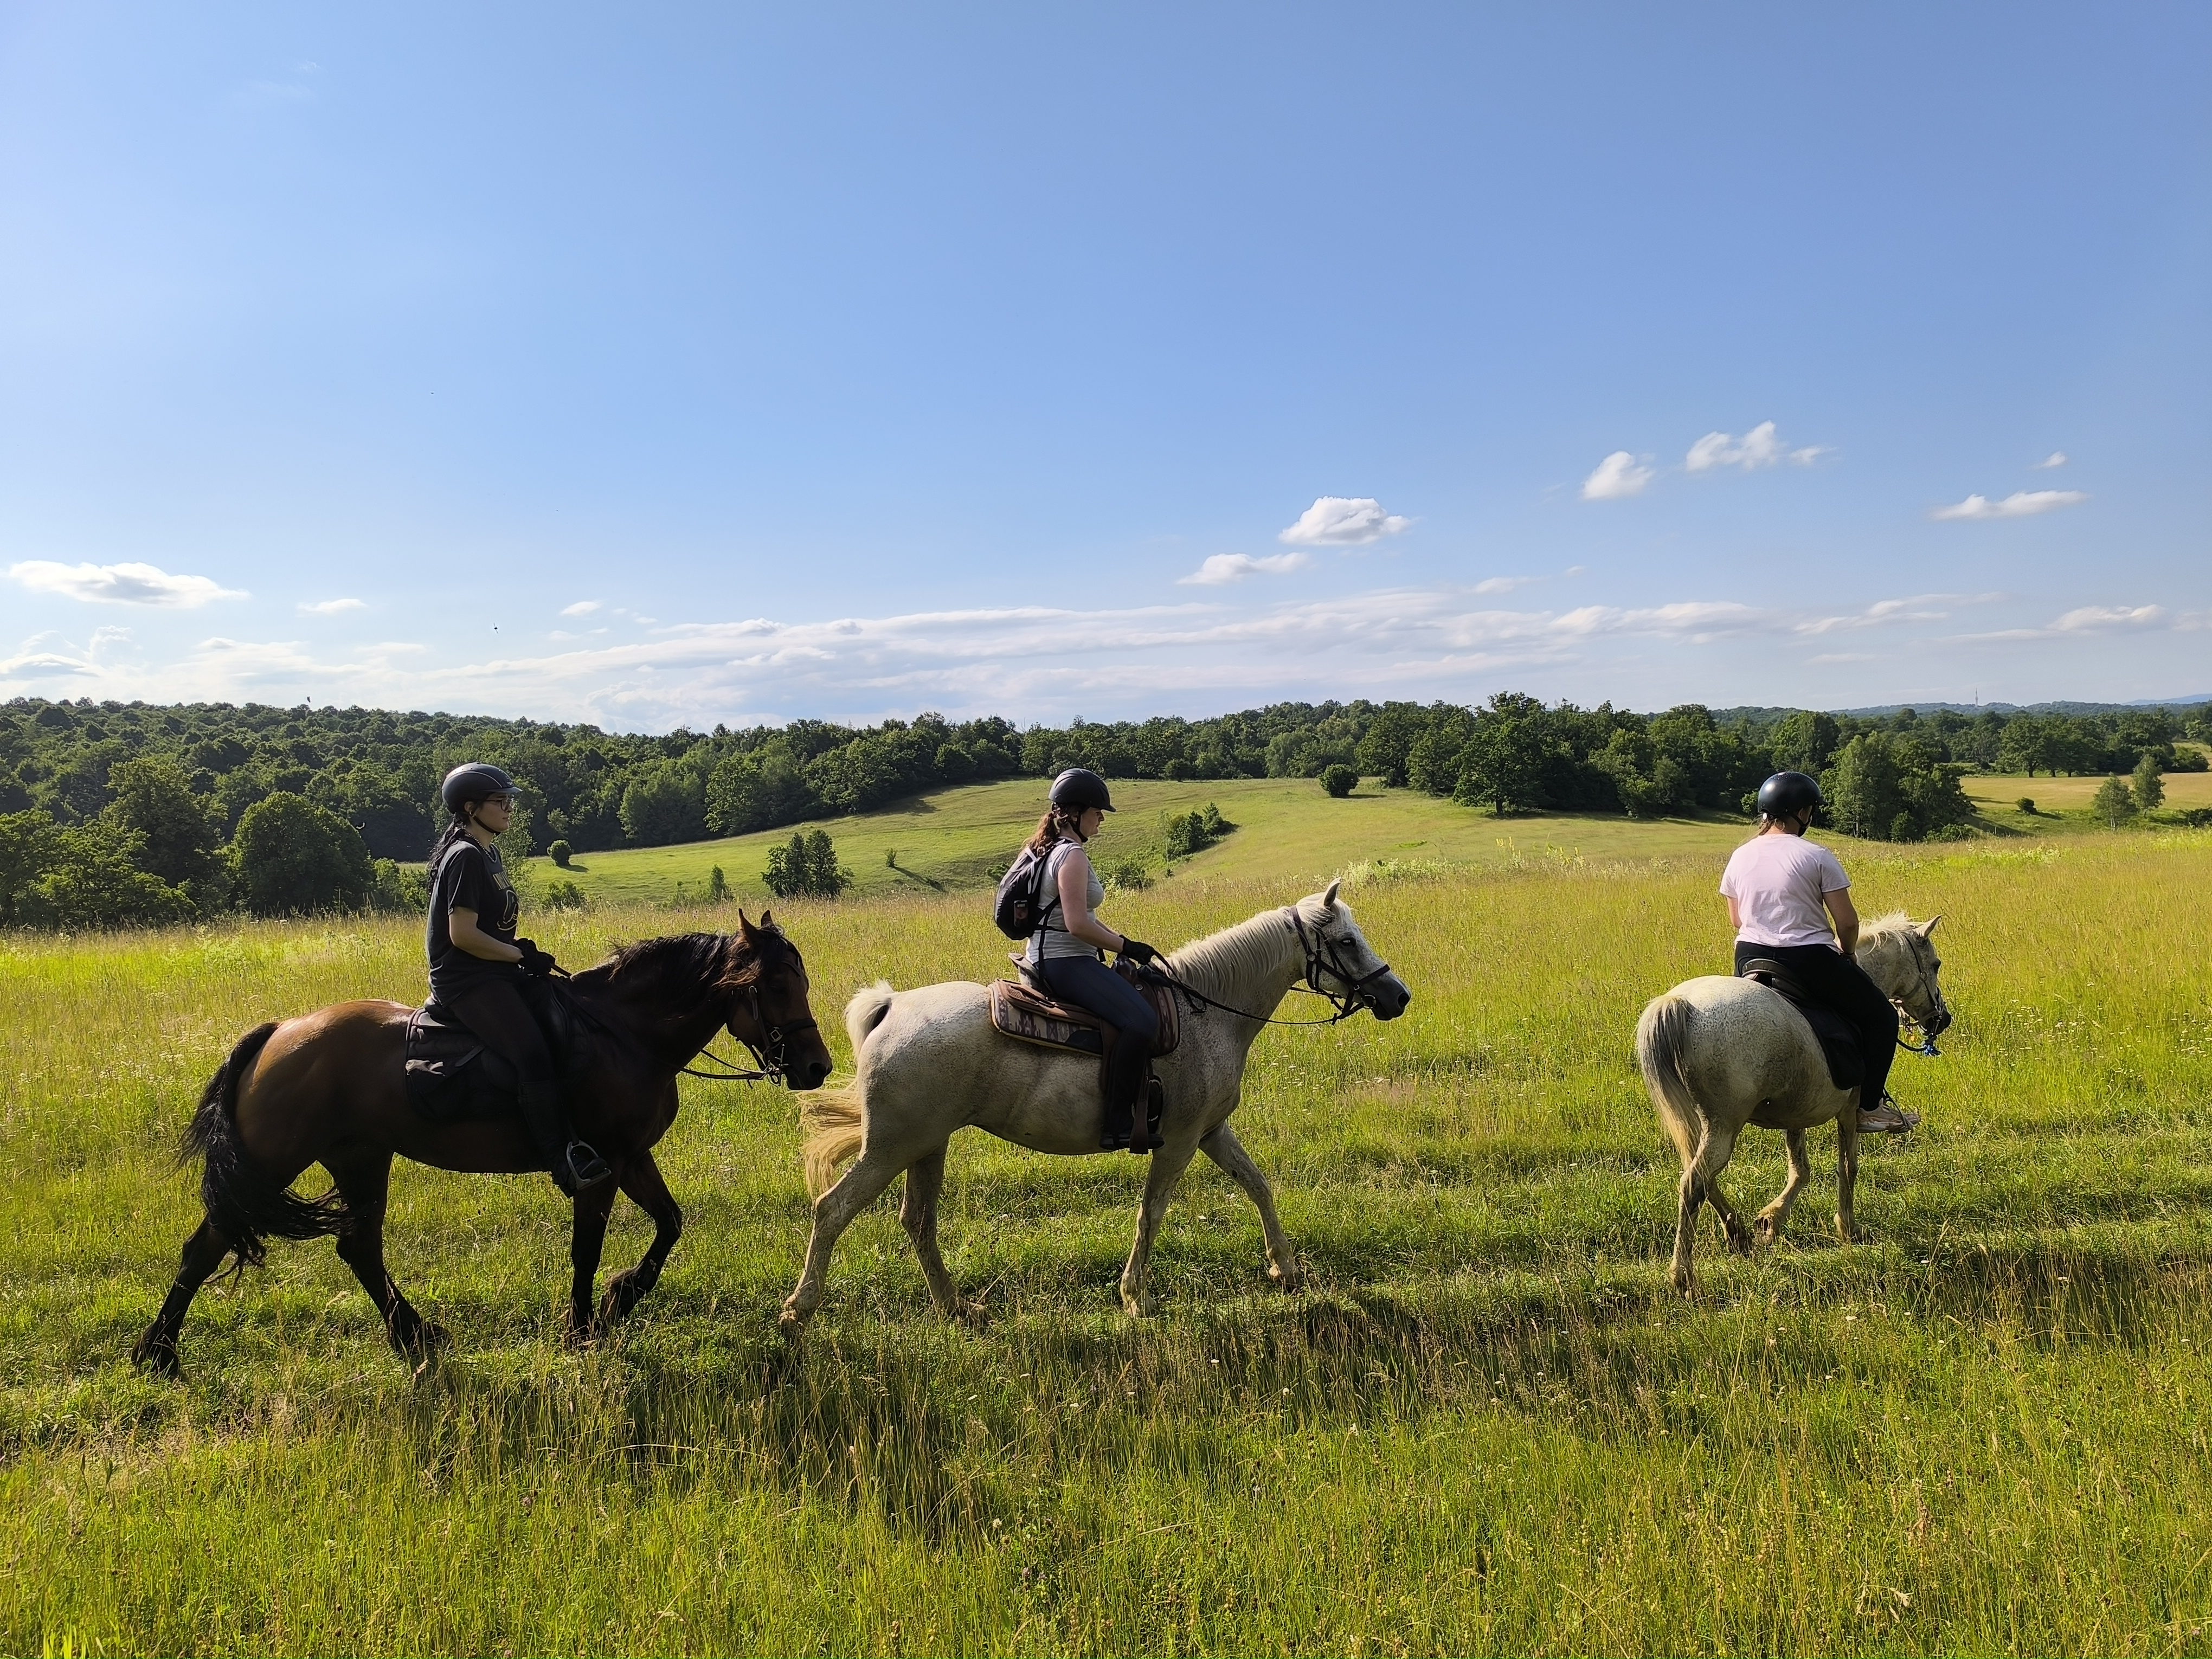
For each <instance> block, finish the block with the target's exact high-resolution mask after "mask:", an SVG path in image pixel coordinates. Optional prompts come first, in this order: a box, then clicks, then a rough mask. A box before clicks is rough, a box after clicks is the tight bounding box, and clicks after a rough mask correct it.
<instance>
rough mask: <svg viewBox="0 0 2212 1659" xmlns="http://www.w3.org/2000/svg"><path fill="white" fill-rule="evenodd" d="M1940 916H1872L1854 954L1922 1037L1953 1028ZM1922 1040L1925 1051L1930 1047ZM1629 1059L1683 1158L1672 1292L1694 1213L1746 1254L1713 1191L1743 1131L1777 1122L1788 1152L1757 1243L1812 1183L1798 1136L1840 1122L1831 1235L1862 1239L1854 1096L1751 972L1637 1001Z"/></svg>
mask: <svg viewBox="0 0 2212 1659" xmlns="http://www.w3.org/2000/svg"><path fill="white" fill-rule="evenodd" d="M1939 921H1942V917H1941V916H1936V917H1933V918H1931V919H1930V920H1929V921H1925V922H1922V923H1917V924H1916V923H1915V922H1914V921H1912V919H1911V917H1910V916H1907V915H1904V914H1903V913H1902V912H1899V914H1897V915H1888V916H1884V917H1883V918H1882V919H1881V921H1876V922H1874V923H1871V924H1870V925H1869V927H1867V929H1866V931H1865V932H1864V933H1862V934H1861V935H1860V936H1859V941H1858V948H1857V951H1856V952H1855V953H1854V954H1855V957H1856V958H1857V962H1858V964H1859V966H1860V967H1861V968H1863V969H1865V970H1866V973H1867V977H1868V978H1869V979H1871V980H1872V981H1874V982H1875V985H1876V986H1878V987H1881V992H1882V994H1884V995H1885V996H1887V997H1888V999H1889V1000H1891V1001H1892V1002H1893V1003H1894V1004H1895V1005H1896V1006H1898V1007H1899V1009H1900V1010H1901V1011H1902V1012H1904V1014H1905V1018H1907V1019H1909V1020H1911V1022H1912V1023H1913V1024H1916V1025H1917V1026H1918V1027H1919V1028H1920V1029H1921V1030H1922V1031H1923V1032H1925V1033H1926V1034H1927V1035H1928V1036H1929V1037H1931V1038H1932V1037H1935V1036H1939V1035H1941V1034H1942V1031H1943V1030H1945V1028H1947V1027H1948V1025H1949V1024H1951V1011H1950V1009H1949V1007H1948V1006H1946V1005H1945V1003H1944V1001H1943V987H1942V982H1941V981H1940V979H1939V978H1938V975H1939V974H1940V973H1941V972H1942V967H1943V963H1942V958H1941V957H1938V956H1937V955H1936V945H1935V941H1934V939H1932V938H1930V937H1929V936H1930V935H1931V934H1933V933H1935V931H1936V923H1937V922H1939ZM1933 1051H1934V1050H1933V1045H1932V1044H1930V1045H1929V1048H1928V1050H1927V1052H1930V1053H1932V1052H1933ZM1636 1060H1637V1064H1638V1066H1640V1067H1641V1068H1642V1070H1643V1073H1644V1086H1645V1088H1646V1089H1648V1090H1649V1091H1650V1095H1651V1103H1652V1104H1653V1105H1655V1106H1656V1107H1657V1108H1658V1109H1659V1119H1660V1121H1661V1122H1662V1123H1664V1124H1665V1125H1666V1126H1667V1133H1668V1137H1669V1138H1670V1139H1673V1141H1674V1148H1675V1150H1676V1152H1679V1153H1680V1155H1681V1159H1682V1182H1681V1186H1680V1189H1679V1191H1678V1194H1677V1197H1678V1202H1677V1205H1676V1208H1675V1217H1674V1288H1675V1289H1676V1290H1678V1291H1680V1292H1681V1293H1682V1294H1683V1295H1685V1296H1692V1295H1694V1294H1695V1293H1696V1291H1697V1280H1696V1278H1695V1276H1694V1274H1693V1273H1692V1268H1691V1266H1690V1252H1691V1247H1692V1243H1694V1241H1695V1239H1696V1236H1697V1219H1698V1209H1699V1206H1700V1205H1701V1204H1704V1203H1705V1202H1708V1201H1710V1202H1711V1205H1712V1206H1713V1208H1714V1209H1715V1210H1716V1211H1717V1212H1719V1215H1720V1218H1721V1226H1722V1228H1723V1230H1724V1231H1725V1232H1726V1234H1727V1236H1728V1242H1729V1249H1732V1250H1734V1251H1735V1252H1736V1253H1737V1254H1738V1255H1747V1254H1749V1252H1750V1250H1751V1247H1752V1238H1753V1233H1752V1230H1751V1229H1747V1228H1746V1227H1745V1226H1744V1225H1743V1221H1742V1218H1741V1217H1739V1216H1738V1215H1737V1214H1736V1212H1735V1207H1734V1206H1731V1205H1730V1204H1729V1201H1728V1199H1727V1197H1726V1195H1725V1194H1723V1193H1722V1191H1721V1184H1720V1181H1721V1171H1722V1170H1724V1169H1726V1168H1727V1167H1728V1161H1729V1157H1730V1156H1731V1155H1732V1154H1733V1153H1734V1152H1735V1143H1736V1137H1737V1136H1738V1135H1740V1134H1741V1133H1743V1131H1744V1129H1745V1128H1746V1127H1755V1128H1760V1129H1779V1130H1781V1131H1782V1133H1783V1144H1784V1146H1787V1147H1788V1148H1789V1150H1790V1178H1789V1180H1788V1181H1787V1182H1784V1185H1783V1188H1782V1190H1781V1191H1780V1192H1779V1193H1778V1194H1776V1195H1775V1197H1774V1200H1773V1201H1772V1202H1771V1203H1770V1204H1769V1205H1768V1206H1766V1207H1765V1209H1763V1210H1761V1211H1760V1212H1759V1213H1758V1215H1756V1216H1755V1217H1753V1221H1752V1226H1753V1228H1755V1229H1756V1230H1757V1234H1758V1237H1759V1241H1760V1242H1761V1243H1767V1244H1771V1243H1774V1242H1775V1241H1776V1240H1777V1239H1778V1238H1780V1237H1782V1230H1783V1229H1784V1227H1785V1226H1787V1225H1789V1223H1790V1207H1791V1206H1793V1205H1795V1204H1796V1201H1797V1194H1799V1193H1800V1192H1801V1191H1802V1190H1803V1189H1804V1186H1805V1183H1806V1182H1807V1181H1808V1180H1810V1179H1811V1178H1812V1174H1813V1166H1812V1164H1811V1163H1810V1162H1809V1161H1808V1159H1807V1158H1806V1156H1805V1131H1806V1130H1808V1129H1810V1128H1813V1127H1815V1126H1817V1125H1819V1124H1822V1123H1826V1121H1828V1120H1829V1119H1830V1118H1833V1119H1834V1120H1835V1121H1836V1231H1837V1232H1838V1234H1839V1235H1840V1236H1841V1237H1842V1238H1843V1241H1844V1243H1846V1244H1849V1243H1854V1242H1855V1241H1856V1240H1857V1237H1858V1220H1857V1216H1856V1215H1855V1214H1854V1213H1853V1212H1852V1208H1851V1199H1852V1194H1853V1191H1854V1189H1855V1188H1857V1183H1858V1175H1859V1121H1858V1106H1859V1091H1858V1090H1857V1089H1856V1088H1852V1089H1838V1088H1837V1087H1836V1085H1835V1084H1834V1082H1833V1081H1832V1079H1831V1078H1830V1077H1829V1074H1828V1062H1827V1060H1826V1056H1824V1055H1823V1054H1822V1053H1821V1052H1820V1041H1819V1039H1818V1038H1816V1037H1815V1036H1814V1035H1813V1028H1812V1026H1811V1025H1810V1024H1807V1022H1806V1019H1805V1017H1804V1016H1803V1015H1802V1014H1801V1013H1799V1012H1797V1010H1796V1008H1794V1007H1793V1006H1790V1001H1789V1000H1788V999H1787V998H1786V997H1784V995H1783V994H1781V993H1780V992H1779V991H1777V990H1774V989H1773V988H1771V987H1769V986H1765V985H1761V984H1759V983H1758V982H1757V981H1753V980H1748V979H1732V978H1729V977H1727V976H1725V975H1719V974H1709V975H1705V976H1703V977H1701V978H1699V979H1686V980H1684V981H1682V982H1681V983H1680V985H1677V986H1676V987H1674V989H1673V990H1671V991H1667V992H1663V993H1662V994H1660V995H1658V996H1656V997H1654V998H1652V999H1651V1000H1650V1003H1648V1004H1647V1005H1645V1007H1644V1015H1643V1018H1640V1019H1638V1021H1637V1023H1636Z"/></svg>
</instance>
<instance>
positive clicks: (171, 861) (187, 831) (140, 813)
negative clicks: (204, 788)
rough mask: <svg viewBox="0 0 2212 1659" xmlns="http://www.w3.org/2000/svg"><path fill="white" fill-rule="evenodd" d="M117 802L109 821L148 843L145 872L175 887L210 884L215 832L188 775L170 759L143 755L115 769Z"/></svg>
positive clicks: (112, 781) (112, 780)
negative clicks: (208, 881) (207, 882)
mask: <svg viewBox="0 0 2212 1659" xmlns="http://www.w3.org/2000/svg"><path fill="white" fill-rule="evenodd" d="M107 787H109V788H110V789H111V790H112V791H113V792H114V795H115V801H114V804H113V805H111V806H110V807H109V808H108V809H107V814H108V816H109V817H111V818H112V819H113V821H114V822H115V823H117V824H118V825H119V826H121V828H122V829H124V830H125V832H126V833H131V834H136V835H139V836H143V837H144V838H145V845H144V850H143V852H141V853H140V854H139V856H138V865H139V867H140V868H141V869H143V870H144V871H145V872H147V873H148V874H149V875H152V876H157V877H159V878H161V880H162V881H163V882H165V883H167V884H168V885H170V886H172V887H180V886H183V885H185V884H186V883H191V884H194V885H199V884H204V883H205V882H206V881H207V879H208V878H209V877H210V875H212V874H213V873H214V872H215V867H216V833H215V826H214V825H213V824H212V823H209V822H208V815H207V811H206V809H205V808H204V807H203V806H202V805H200V799H199V797H198V796H197V795H196V794H194V793H192V782H191V778H190V777H189V776H187V775H186V774H185V769H184V768H183V767H181V766H179V765H178V764H177V763H176V762H174V761H173V760H171V759H170V758H169V757H167V756H166V755H143V756H141V757H138V758H137V759H136V760H127V761H122V762H119V763H117V764H116V765H115V766H113V767H112V768H111V769H109V771H108V774H107Z"/></svg>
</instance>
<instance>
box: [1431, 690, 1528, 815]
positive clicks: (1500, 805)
mask: <svg viewBox="0 0 2212 1659" xmlns="http://www.w3.org/2000/svg"><path fill="white" fill-rule="evenodd" d="M1528 701H1529V702H1532V703H1533V701H1534V700H1533V699H1530V700H1528ZM1547 758H1548V749H1547V744H1545V741H1544V730H1543V726H1542V711H1541V708H1533V709H1532V708H1519V707H1509V706H1506V702H1505V699H1504V698H1503V697H1498V698H1494V699H1492V707H1491V708H1486V709H1485V710H1484V711H1483V712H1482V714H1480V716H1479V717H1478V718H1477V719H1476V720H1475V723H1474V733H1473V735H1471V736H1470V737H1469V738H1468V740H1467V744H1466V746H1465V747H1464V748H1462V750H1460V763H1459V781H1458V783H1457V785H1456V786H1455V787H1454V789H1453V790H1452V799H1455V800H1458V801H1464V802H1466V803H1467V804H1468V805H1470V806H1472V805H1477V804H1478V803H1480V802H1483V801H1487V802H1489V803H1490V808H1491V811H1492V813H1493V814H1495V815H1496V816H1497V817H1504V816H1505V814H1506V813H1507V812H1509V811H1511V810H1512V809H1513V808H1515V807H1527V806H1535V805H1541V801H1542V793H1543V787H1544V769H1545V762H1546V760H1547Z"/></svg>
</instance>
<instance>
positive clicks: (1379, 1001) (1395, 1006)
mask: <svg viewBox="0 0 2212 1659" xmlns="http://www.w3.org/2000/svg"><path fill="white" fill-rule="evenodd" d="M1360 1000H1362V1001H1364V1002H1365V1003H1366V1005H1367V1011H1368V1012H1370V1013H1371V1014H1373V1015H1374V1016H1375V1018H1377V1019H1395V1018H1398V1016H1399V1015H1401V1014H1402V1013H1404V1012H1406V1009H1407V1006H1408V1005H1409V1004H1411V1003H1412V1001H1413V992H1412V991H1410V990H1409V989H1407V986H1406V981H1404V980H1402V979H1400V978H1399V977H1398V976H1397V975H1395V974H1392V975H1390V976H1389V978H1387V979H1384V980H1382V981H1379V982H1377V983H1376V984H1374V985H1370V986H1369V987H1367V988H1366V989H1365V990H1364V991H1363V992H1361V993H1360Z"/></svg>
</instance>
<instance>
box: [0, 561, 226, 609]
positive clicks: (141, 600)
mask: <svg viewBox="0 0 2212 1659" xmlns="http://www.w3.org/2000/svg"><path fill="white" fill-rule="evenodd" d="M8 574H9V575H10V576H12V577H14V578H15V580H17V581H19V582H21V583H22V585H23V586H26V587H27V588H29V589H30V590H31V591H32V592H34V593H59V594H61V595H63V596H64V598H66V599H82V600H83V601H85V602H86V603H87V604H90V605H162V606H166V607H168V608H171V609H174V610H180V611H191V610H196V609H197V608H198V607H199V606H201V605H205V604H207V603H208V602H209V601H210V599H245V598H246V597H247V596H246V594H245V593H243V592H239V591H238V590H236V589H234V588H228V587H223V586H219V585H217V584H216V582H215V581H214V580H211V579H210V578H209V577H206V576H172V575H171V574H169V573H168V572H167V571H166V570H161V569H158V568H155V566H153V565H150V564H61V563H58V562H56V561H54V560H52V559H27V560H25V561H23V562H21V563H20V564H13V565H10V566H9V567H8Z"/></svg>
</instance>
